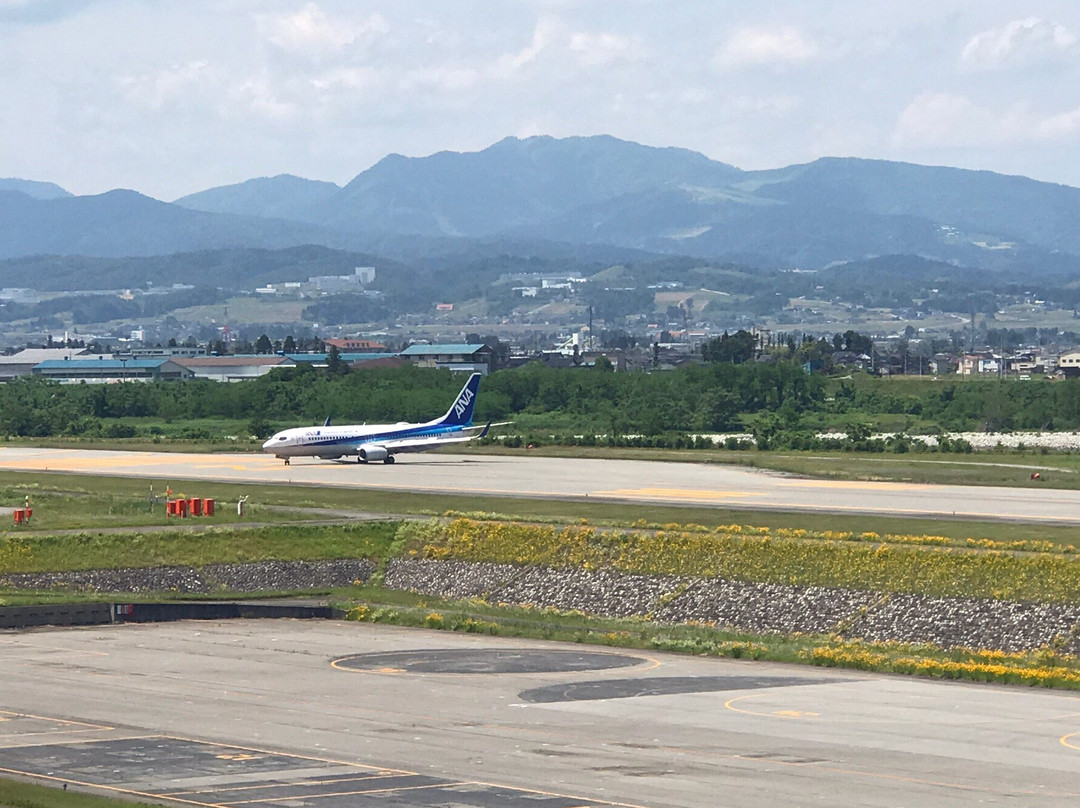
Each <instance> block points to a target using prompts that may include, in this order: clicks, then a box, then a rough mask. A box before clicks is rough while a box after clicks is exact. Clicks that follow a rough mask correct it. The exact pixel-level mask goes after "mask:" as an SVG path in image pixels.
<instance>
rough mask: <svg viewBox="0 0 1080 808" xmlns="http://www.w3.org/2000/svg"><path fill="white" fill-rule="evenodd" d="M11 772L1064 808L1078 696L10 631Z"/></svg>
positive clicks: (313, 803) (413, 799)
mask: <svg viewBox="0 0 1080 808" xmlns="http://www.w3.org/2000/svg"><path fill="white" fill-rule="evenodd" d="M0 681H2V682H3V688H2V690H0V771H5V772H8V773H18V774H21V775H22V776H28V777H32V778H34V779H36V780H39V781H44V782H51V783H53V784H60V783H69V784H71V785H72V786H73V787H75V788H77V789H86V788H90V787H97V788H104V789H105V790H107V791H112V792H115V793H122V794H125V795H128V796H136V797H141V798H144V799H145V798H169V799H173V800H179V801H182V803H183V804H186V805H196V806H224V805H246V806H254V807H255V808H258V807H259V806H262V807H263V808H269V806H279V805H291V806H296V807H297V808H345V806H349V808H355V807H356V806H385V805H394V806H401V807H402V808H422V807H423V808H430V806H435V805H471V806H484V807H489V808H496V807H498V808H512V806H534V807H535V808H604V807H605V806H634V807H635V808H674V807H675V806H680V807H681V808H686V807H687V806H694V807H697V806H701V808H720V807H722V806H768V807H769V808H772V806H777V805H789V806H810V805H822V806H834V805H859V806H874V807H876V806H881V807H882V808H884V806H890V807H892V808H895V806H919V807H920V808H935V806H950V807H952V808H954V807H955V806H967V805H985V804H995V803H1006V802H1008V803H1012V804H1017V805H1025V806H1073V805H1076V804H1077V801H1080V699H1077V698H1076V697H1075V696H1074V695H1071V694H1066V693H1055V692H1048V691H1039V690H1033V689H1020V688H1016V689H1008V688H1002V687H993V686H980V685H976V684H964V683H942V682H930V681H925V680H918V679H913V678H907V677H895V676H882V675H872V674H863V673H859V672H851V671H836V670H827V669H818V668H808V667H802V666H792V665H778V664H767V663H758V662H746V661H740V660H723V659H706V658H701V657H690V656H675V655H667V654H651V653H643V652H636V651H623V650H616V649H596V648H588V647H583V646H566V645H556V644H551V643H543V642H538V641H526V640H513V639H506V638H497V637H481V636H476V635H459V634H449V633H437V632H430V631H424V630H416V629H401V628H394V627H387V626H377V625H371V624H356V623H344V622H329V621H325V622H324V621H306V622H301V621H292V620H266V621H220V622H211V621H208V622H186V623H171V624H161V625H135V624H128V625H115V626H108V627H100V628H86V629H55V630H45V631H32V632H21V633H10V632H5V633H0Z"/></svg>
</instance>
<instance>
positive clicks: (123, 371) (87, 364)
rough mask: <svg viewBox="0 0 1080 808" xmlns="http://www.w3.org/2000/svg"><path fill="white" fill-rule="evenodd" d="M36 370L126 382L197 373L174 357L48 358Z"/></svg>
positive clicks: (73, 378) (56, 376) (69, 378)
mask: <svg viewBox="0 0 1080 808" xmlns="http://www.w3.org/2000/svg"><path fill="white" fill-rule="evenodd" d="M33 374H34V375H35V376H41V377H42V378H45V379H52V380H53V381H58V382H69V383H70V382H95V383H99V384H101V383H109V382H126V381H140V382H148V381H161V380H166V379H190V378H191V377H192V376H193V375H194V374H193V373H192V372H191V371H190V370H188V369H187V368H185V367H183V366H182V365H180V364H178V363H177V362H174V361H173V360H172V359H168V358H160V359H105V358H97V359H85V358H81V357H80V358H72V359H47V360H45V361H44V362H39V363H38V364H36V365H34V369H33Z"/></svg>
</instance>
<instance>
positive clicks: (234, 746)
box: [152, 735, 419, 774]
mask: <svg viewBox="0 0 1080 808" xmlns="http://www.w3.org/2000/svg"><path fill="white" fill-rule="evenodd" d="M152 737H156V738H165V739H166V740H170V741H186V742H187V743H195V744H199V745H201V746H216V747H218V748H219V749H242V750H244V751H245V752H260V753H262V754H264V755H270V756H272V757H280V758H293V759H295V760H314V761H315V762H317V763H333V764H335V765H338V766H349V767H351V768H353V769H361V770H363V771H376V772H400V773H403V774H419V772H409V771H405V770H404V769H388V768H386V767H385V766H365V765H364V764H363V763H357V762H356V761H355V760H336V759H335V758H326V757H317V756H315V755H298V754H296V753H294V752H275V751H274V750H272V749H262V748H260V747H257V746H239V745H237V744H234V743H217V742H216V741H204V740H202V739H199V738H186V737H184V736H183V735H155V736H152Z"/></svg>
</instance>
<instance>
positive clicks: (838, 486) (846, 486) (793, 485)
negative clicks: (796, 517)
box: [782, 480, 926, 491]
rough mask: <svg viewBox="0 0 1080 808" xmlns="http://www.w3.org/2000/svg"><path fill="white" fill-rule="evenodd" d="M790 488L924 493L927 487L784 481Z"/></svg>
mask: <svg viewBox="0 0 1080 808" xmlns="http://www.w3.org/2000/svg"><path fill="white" fill-rule="evenodd" d="M782 485H784V486H787V487H790V488H835V489H837V490H840V491H852V490H855V491H922V490H924V489H925V488H926V486H925V485H918V484H916V483H894V482H889V481H886V480H784V481H782Z"/></svg>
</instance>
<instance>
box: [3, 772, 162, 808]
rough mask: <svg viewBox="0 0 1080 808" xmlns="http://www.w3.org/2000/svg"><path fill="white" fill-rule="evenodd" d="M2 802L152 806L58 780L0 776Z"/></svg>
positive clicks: (26, 806)
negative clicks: (45, 782) (27, 780)
mask: <svg viewBox="0 0 1080 808" xmlns="http://www.w3.org/2000/svg"><path fill="white" fill-rule="evenodd" d="M0 806H3V808H150V803H146V802H132V801H131V800H121V799H116V798H113V797H102V796H98V795H96V794H88V793H85V792H82V791H78V790H76V788H68V789H66V790H63V789H61V788H60V785H59V783H58V784H57V785H54V786H41V785H36V784H33V783H25V782H22V781H20V780H11V779H9V778H6V777H0Z"/></svg>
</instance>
